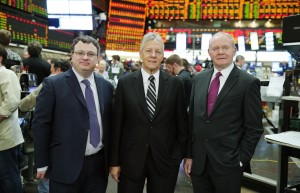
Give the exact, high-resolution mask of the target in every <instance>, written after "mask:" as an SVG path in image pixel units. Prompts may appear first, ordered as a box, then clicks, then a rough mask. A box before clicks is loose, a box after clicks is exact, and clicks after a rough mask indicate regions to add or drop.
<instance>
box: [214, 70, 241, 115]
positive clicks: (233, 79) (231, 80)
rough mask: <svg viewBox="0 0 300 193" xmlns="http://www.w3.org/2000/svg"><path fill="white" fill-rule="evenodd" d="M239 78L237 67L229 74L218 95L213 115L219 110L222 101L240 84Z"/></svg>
mask: <svg viewBox="0 0 300 193" xmlns="http://www.w3.org/2000/svg"><path fill="white" fill-rule="evenodd" d="M238 78H239V73H238V70H237V67H234V68H233V69H232V71H231V73H230V74H229V76H228V78H227V80H226V82H225V84H224V86H223V88H222V90H221V92H220V93H219V95H218V98H217V100H216V103H215V104H214V107H213V109H212V112H211V114H213V113H214V111H215V110H216V109H217V108H218V106H219V105H220V103H221V101H222V100H223V99H224V97H225V96H226V95H227V94H228V92H229V91H230V90H231V89H232V88H233V87H234V85H235V84H236V83H237V82H238Z"/></svg>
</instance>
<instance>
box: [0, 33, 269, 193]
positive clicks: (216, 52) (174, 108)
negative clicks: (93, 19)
mask: <svg viewBox="0 0 300 193" xmlns="http://www.w3.org/2000/svg"><path fill="white" fill-rule="evenodd" d="M9 34H10V33H9V32H8V31H6V30H0V37H6V38H8V39H9V38H10V35H9ZM0 40H2V39H1V38H0ZM7 41H8V42H9V41H10V40H7ZM7 41H6V42H5V43H4V44H3V42H1V41H0V44H3V46H2V45H0V139H1V141H0V192H3V193H12V192H14V193H21V192H22V182H21V178H20V171H19V168H18V154H19V151H20V148H19V146H20V145H21V144H22V143H23V142H24V138H23V136H22V130H21V128H20V126H19V122H18V110H20V111H23V112H26V111H32V112H33V119H32V122H31V132H32V137H33V144H34V155H35V161H34V163H35V168H36V179H38V180H39V185H38V190H39V192H40V193H48V192H50V193H66V192H68V193H105V192H106V188H107V184H108V176H109V174H110V175H111V177H112V178H113V179H114V180H115V181H116V183H117V184H118V193H142V192H143V189H144V185H145V182H146V189H147V192H148V193H174V190H175V186H176V181H177V176H178V172H179V167H180V164H181V163H182V161H184V164H183V165H184V171H185V173H186V175H187V176H188V177H190V178H191V180H192V184H193V191H194V193H202V192H205V193H228V192H230V193H239V192H240V190H241V181H242V174H243V172H244V171H246V170H247V167H249V166H250V165H249V164H250V160H251V157H252V156H253V154H254V151H255V148H256V145H257V143H258V141H259V139H260V136H261V134H262V132H263V126H262V108H261V98H260V82H259V80H258V79H257V78H255V77H254V76H251V75H249V74H248V73H246V72H244V71H243V70H241V69H240V68H239V67H238V66H237V64H238V63H239V62H238V60H241V59H242V60H244V58H241V57H238V58H237V61H236V62H237V63H235V62H234V57H235V55H236V48H235V44H234V40H233V38H232V37H231V36H230V35H229V34H227V33H224V32H218V33H216V34H214V35H213V36H212V38H211V39H210V41H209V50H208V53H209V56H210V58H211V60H212V64H213V66H212V67H211V68H206V69H204V68H202V66H200V65H199V66H200V67H198V65H195V66H192V65H190V64H189V63H188V61H187V60H186V59H184V58H181V57H180V56H179V55H177V54H173V55H171V56H170V57H168V58H165V57H164V42H163V39H162V37H161V36H160V35H159V34H158V33H153V32H149V33H147V34H145V35H144V37H143V39H142V42H141V44H140V50H139V56H140V58H141V61H142V62H124V63H123V62H121V59H120V57H119V56H118V55H114V56H112V61H108V60H107V57H106V55H105V54H104V53H103V52H101V49H100V46H99V44H98V42H97V40H96V39H94V38H93V37H91V36H87V35H80V36H78V37H76V38H75V39H74V40H73V43H72V46H71V48H70V60H69V61H67V60H62V59H50V60H48V61H47V60H44V59H43V58H42V57H41V52H42V46H41V44H40V43H39V42H37V41H32V42H30V43H29V44H28V46H27V49H26V52H27V53H26V55H27V54H28V56H26V57H27V58H26V59H24V60H19V57H16V55H15V54H12V52H11V51H8V48H7V45H8V44H7ZM9 55H11V57H10V58H9ZM12 56H14V57H12ZM7 60H15V62H10V64H14V65H22V66H23V67H24V68H26V70H27V72H28V73H33V74H36V76H37V79H36V80H37V85H38V87H37V88H36V90H34V91H33V92H31V93H30V94H29V95H27V96H26V97H24V98H23V99H21V96H20V93H21V87H20V84H19V80H18V77H17V75H16V74H15V73H14V72H13V71H11V70H9V69H10V67H11V65H10V64H9V63H8V62H7ZM5 64H7V66H6V65H5ZM6 67H7V68H8V69H7V68H6ZM196 71H197V73H196ZM198 71H199V73H198Z"/></svg>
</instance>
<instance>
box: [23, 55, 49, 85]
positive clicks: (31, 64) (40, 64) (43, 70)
mask: <svg viewBox="0 0 300 193" xmlns="http://www.w3.org/2000/svg"><path fill="white" fill-rule="evenodd" d="M23 66H24V67H26V68H28V73H32V74H35V75H36V76H37V84H38V85H39V84H41V83H42V82H43V80H44V78H46V77H48V76H49V75H50V68H51V66H50V64H49V63H48V62H47V61H46V60H43V59H42V58H38V57H29V58H27V59H25V60H23Z"/></svg>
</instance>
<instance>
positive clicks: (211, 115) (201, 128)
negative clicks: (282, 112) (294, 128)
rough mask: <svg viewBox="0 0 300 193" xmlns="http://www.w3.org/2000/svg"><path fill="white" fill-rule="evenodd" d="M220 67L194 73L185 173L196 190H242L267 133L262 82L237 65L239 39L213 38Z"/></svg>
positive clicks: (208, 192) (225, 192)
mask: <svg viewBox="0 0 300 193" xmlns="http://www.w3.org/2000/svg"><path fill="white" fill-rule="evenodd" d="M208 53H209V55H210V57H211V59H212V61H213V64H214V68H212V69H210V70H207V71H204V72H201V73H199V74H197V75H196V76H195V77H194V81H193V88H192V94H191V103H190V111H189V112H190V134H191V135H190V138H189V148H188V159H186V160H185V172H186V174H187V175H188V176H190V177H191V179H192V183H193V190H194V193H202V192H205V193H229V192H230V193H239V192H240V189H241V180H242V175H243V170H244V166H245V165H247V164H248V163H249V162H250V159H251V157H252V155H253V153H254V151H255V148H256V145H257V143H258V141H259V139H260V136H261V134H262V132H263V126H262V107H261V98H260V82H259V80H258V79H257V78H255V77H253V76H251V75H249V74H247V73H245V72H244V71H242V70H240V69H238V68H237V67H236V66H235V65H234V64H233V57H234V55H235V53H236V48H235V44H234V40H233V38H232V37H231V36H230V35H229V34H227V33H223V32H218V33H216V34H215V35H213V37H212V38H211V39H210V41H209V50H208Z"/></svg>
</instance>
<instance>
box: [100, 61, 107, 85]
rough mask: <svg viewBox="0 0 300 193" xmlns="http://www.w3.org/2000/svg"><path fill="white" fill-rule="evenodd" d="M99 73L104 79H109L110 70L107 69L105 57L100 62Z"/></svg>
mask: <svg viewBox="0 0 300 193" xmlns="http://www.w3.org/2000/svg"><path fill="white" fill-rule="evenodd" d="M98 74H99V75H100V76H102V77H103V78H104V79H106V80H109V76H108V72H107V71H106V61H105V60H103V59H102V60H99V62H98Z"/></svg>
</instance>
